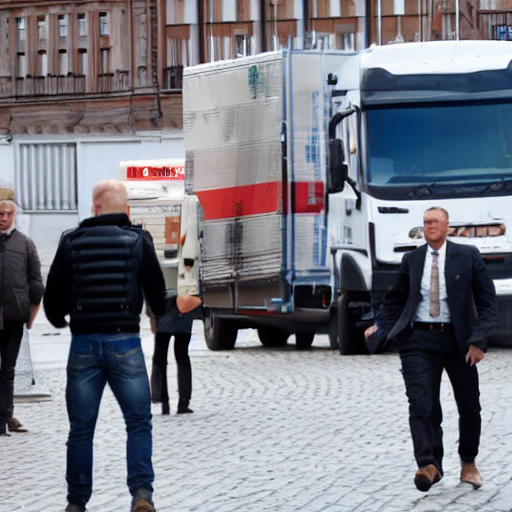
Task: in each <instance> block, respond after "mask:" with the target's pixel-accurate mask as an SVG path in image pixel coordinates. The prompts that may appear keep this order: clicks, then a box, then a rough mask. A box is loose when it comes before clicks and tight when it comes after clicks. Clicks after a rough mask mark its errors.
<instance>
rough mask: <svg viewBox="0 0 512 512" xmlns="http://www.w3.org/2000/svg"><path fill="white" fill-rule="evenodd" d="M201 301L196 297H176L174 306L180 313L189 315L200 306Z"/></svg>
mask: <svg viewBox="0 0 512 512" xmlns="http://www.w3.org/2000/svg"><path fill="white" fill-rule="evenodd" d="M201 302H202V301H201V299H200V297H198V296H197V295H178V296H177V297H176V306H177V308H178V311H179V312H180V313H182V314H183V313H189V312H190V311H192V310H194V309H196V308H197V307H199V306H200V305H201Z"/></svg>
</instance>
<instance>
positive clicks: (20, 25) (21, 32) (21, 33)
mask: <svg viewBox="0 0 512 512" xmlns="http://www.w3.org/2000/svg"><path fill="white" fill-rule="evenodd" d="M16 28H17V30H18V43H22V42H23V41H25V39H26V28H25V18H16Z"/></svg>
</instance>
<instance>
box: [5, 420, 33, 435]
mask: <svg viewBox="0 0 512 512" xmlns="http://www.w3.org/2000/svg"><path fill="white" fill-rule="evenodd" d="M7 428H8V429H9V432H28V430H27V429H26V428H24V427H23V425H22V424H21V422H20V421H19V420H17V419H16V418H14V417H11V418H9V419H8V420H7Z"/></svg>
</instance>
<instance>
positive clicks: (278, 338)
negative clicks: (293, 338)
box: [258, 325, 290, 347]
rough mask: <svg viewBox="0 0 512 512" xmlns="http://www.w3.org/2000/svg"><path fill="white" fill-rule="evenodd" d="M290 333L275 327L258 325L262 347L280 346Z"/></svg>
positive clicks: (284, 343)
mask: <svg viewBox="0 0 512 512" xmlns="http://www.w3.org/2000/svg"><path fill="white" fill-rule="evenodd" d="M289 336H290V333H289V332H288V331H284V330H283V329H278V328H277V327H268V326H266V325H264V326H261V327H258V337H259V338H260V341H261V344H262V345H263V346H264V347H282V346H284V345H286V341H287V340H288V337H289Z"/></svg>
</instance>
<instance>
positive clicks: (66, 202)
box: [17, 144, 77, 211]
mask: <svg viewBox="0 0 512 512" xmlns="http://www.w3.org/2000/svg"><path fill="white" fill-rule="evenodd" d="M17 189H18V190H17V192H18V196H19V201H20V204H21V207H22V208H23V209H24V210H28V211H45V210H50V211H52V210H76V209H77V191H76V146H75V144H20V145H19V159H18V173H17Z"/></svg>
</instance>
